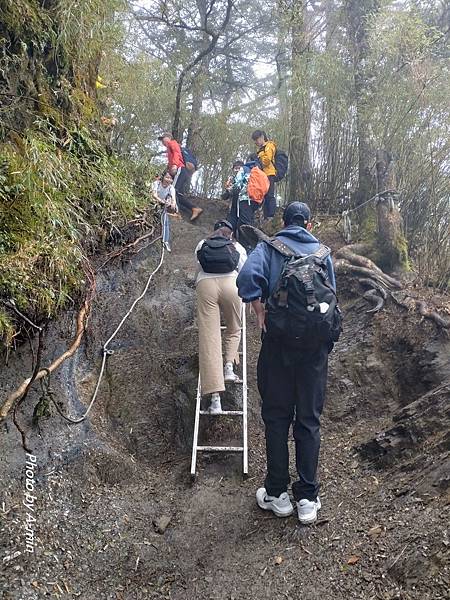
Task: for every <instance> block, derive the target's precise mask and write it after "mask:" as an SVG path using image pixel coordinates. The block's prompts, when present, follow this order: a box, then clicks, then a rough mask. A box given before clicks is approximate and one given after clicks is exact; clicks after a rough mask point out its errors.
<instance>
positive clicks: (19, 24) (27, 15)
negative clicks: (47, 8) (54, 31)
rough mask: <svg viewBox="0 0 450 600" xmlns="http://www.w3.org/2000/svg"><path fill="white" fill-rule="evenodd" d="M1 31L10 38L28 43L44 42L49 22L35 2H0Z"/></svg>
mask: <svg viewBox="0 0 450 600" xmlns="http://www.w3.org/2000/svg"><path fill="white" fill-rule="evenodd" d="M0 21H1V26H2V29H4V30H5V31H7V32H8V34H9V36H10V37H11V38H16V40H18V41H19V40H20V41H21V42H25V43H28V42H29V41H31V40H45V39H46V38H47V37H48V34H49V30H50V25H51V23H50V21H49V19H48V17H47V15H46V14H45V12H44V11H42V10H41V8H40V6H39V3H38V2H37V1H36V0H14V1H8V0H7V1H6V2H2V7H1V11H0Z"/></svg>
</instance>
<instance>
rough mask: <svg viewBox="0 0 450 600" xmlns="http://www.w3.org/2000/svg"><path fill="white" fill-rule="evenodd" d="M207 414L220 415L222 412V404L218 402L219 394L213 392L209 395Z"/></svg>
mask: <svg viewBox="0 0 450 600" xmlns="http://www.w3.org/2000/svg"><path fill="white" fill-rule="evenodd" d="M208 411H209V414H210V415H220V413H221V412H222V405H221V404H220V394H219V393H218V392H215V393H214V394H212V396H211V404H210V405H209V409H208Z"/></svg>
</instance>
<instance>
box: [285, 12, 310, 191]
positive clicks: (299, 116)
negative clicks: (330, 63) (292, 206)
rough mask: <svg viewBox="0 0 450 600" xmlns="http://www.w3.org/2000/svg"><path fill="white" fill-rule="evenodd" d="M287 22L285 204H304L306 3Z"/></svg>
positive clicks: (307, 92) (306, 170) (307, 110)
mask: <svg viewBox="0 0 450 600" xmlns="http://www.w3.org/2000/svg"><path fill="white" fill-rule="evenodd" d="M291 10H292V13H291V14H292V18H291V32H292V59H291V60H292V78H291V118H290V143H289V160H290V168H289V201H290V202H293V201H294V200H299V199H303V200H306V201H308V200H309V198H308V196H309V190H310V182H311V163H310V157H309V141H310V129H311V98H310V90H309V87H308V84H307V81H306V75H307V46H308V44H307V34H306V27H305V14H306V2H305V1H304V0H296V2H295V3H294V5H293V8H292V9H291Z"/></svg>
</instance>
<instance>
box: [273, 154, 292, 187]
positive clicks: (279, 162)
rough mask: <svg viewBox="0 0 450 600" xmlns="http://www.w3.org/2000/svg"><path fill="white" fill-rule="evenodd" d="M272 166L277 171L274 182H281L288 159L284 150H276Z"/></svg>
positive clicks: (285, 171) (286, 168)
mask: <svg viewBox="0 0 450 600" xmlns="http://www.w3.org/2000/svg"><path fill="white" fill-rule="evenodd" d="M273 164H274V166H275V169H276V170H277V173H276V175H275V181H281V180H282V179H283V177H285V175H286V173H287V170H288V165H289V158H288V155H287V153H286V152H285V151H284V150H278V148H277V150H276V152H275V156H274V159H273Z"/></svg>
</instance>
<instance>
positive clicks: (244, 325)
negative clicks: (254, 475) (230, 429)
mask: <svg viewBox="0 0 450 600" xmlns="http://www.w3.org/2000/svg"><path fill="white" fill-rule="evenodd" d="M242 380H243V383H242V413H243V415H242V447H243V448H244V451H243V453H242V474H243V476H244V478H246V477H247V476H248V438H247V320H246V305H245V304H244V303H243V304H242Z"/></svg>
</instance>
